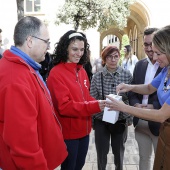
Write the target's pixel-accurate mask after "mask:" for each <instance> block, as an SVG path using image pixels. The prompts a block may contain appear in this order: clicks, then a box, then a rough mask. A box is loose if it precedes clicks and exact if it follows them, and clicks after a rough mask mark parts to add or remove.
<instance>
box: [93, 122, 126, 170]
mask: <svg viewBox="0 0 170 170" xmlns="http://www.w3.org/2000/svg"><path fill="white" fill-rule="evenodd" d="M94 123H95V145H96V151H97V164H98V170H105V169H106V165H107V154H108V153H109V147H110V143H111V147H112V153H113V154H114V164H115V170H123V158H124V151H125V142H126V140H127V132H128V126H127V125H126V120H122V121H120V122H118V123H116V124H110V123H106V122H104V121H102V120H99V119H95V122H94Z"/></svg>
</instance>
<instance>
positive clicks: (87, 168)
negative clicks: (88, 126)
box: [55, 126, 154, 170]
mask: <svg viewBox="0 0 170 170" xmlns="http://www.w3.org/2000/svg"><path fill="white" fill-rule="evenodd" d="M153 159H154V158H153V156H152V162H153ZM113 160H114V157H113V154H112V153H111V149H110V151H109V154H108V164H107V168H106V170H115V166H114V163H113V162H114V161H113ZM138 164H139V154H138V145H137V143H136V140H135V139H134V128H133V126H130V127H128V138H127V142H126V147H125V156H124V168H123V170H139V166H138ZM59 169H60V168H59V167H58V168H56V169H55V170H59ZM82 170H97V158H96V148H95V143H94V131H91V134H90V144H89V150H88V153H87V157H86V164H85V165H84V167H83V169H82Z"/></svg>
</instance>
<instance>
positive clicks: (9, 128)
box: [0, 50, 67, 170]
mask: <svg viewBox="0 0 170 170" xmlns="http://www.w3.org/2000/svg"><path fill="white" fill-rule="evenodd" d="M53 110H54V109H53V105H52V102H51V99H50V96H49V93H48V91H47V89H46V88H45V86H44V84H43V82H42V81H41V80H40V78H39V76H37V74H36V73H35V71H34V70H33V69H32V68H31V67H30V66H29V65H28V64H26V63H25V61H24V60H23V59H21V58H20V57H18V56H16V55H14V54H13V53H11V52H10V51H9V50H8V51H6V52H5V53H4V57H3V58H2V59H1V60H0V164H1V166H2V168H3V169H4V170H15V169H24V170H52V169H55V168H56V167H57V166H58V165H60V164H61V163H62V162H63V161H64V159H65V158H66V156H67V151H66V146H65V143H64V140H63V136H62V133H61V129H60V124H59V122H58V120H57V119H56V118H55V117H54V115H55V114H54V111H53Z"/></svg>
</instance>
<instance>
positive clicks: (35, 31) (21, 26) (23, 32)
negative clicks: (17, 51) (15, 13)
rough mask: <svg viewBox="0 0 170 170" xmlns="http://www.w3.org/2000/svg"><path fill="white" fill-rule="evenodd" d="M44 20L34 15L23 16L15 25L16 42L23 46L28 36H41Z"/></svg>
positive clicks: (16, 44)
mask: <svg viewBox="0 0 170 170" xmlns="http://www.w3.org/2000/svg"><path fill="white" fill-rule="evenodd" d="M41 26H42V21H41V20H39V19H38V18H36V17H33V16H27V17H23V18H21V19H20V20H19V21H18V23H17V24H16V26H15V30H14V44H15V46H22V45H23V44H24V42H25V40H26V39H27V37H28V36H31V35H34V36H39V34H40V27H41Z"/></svg>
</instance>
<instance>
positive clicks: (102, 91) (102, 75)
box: [101, 72, 104, 100]
mask: <svg viewBox="0 0 170 170" xmlns="http://www.w3.org/2000/svg"><path fill="white" fill-rule="evenodd" d="M101 83H102V98H103V100H104V92H103V74H102V72H101Z"/></svg>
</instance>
